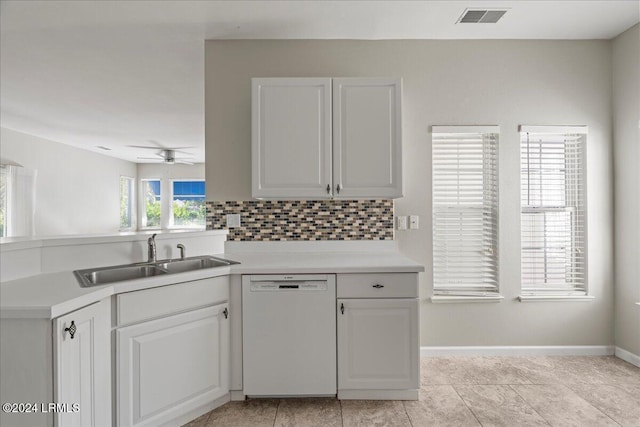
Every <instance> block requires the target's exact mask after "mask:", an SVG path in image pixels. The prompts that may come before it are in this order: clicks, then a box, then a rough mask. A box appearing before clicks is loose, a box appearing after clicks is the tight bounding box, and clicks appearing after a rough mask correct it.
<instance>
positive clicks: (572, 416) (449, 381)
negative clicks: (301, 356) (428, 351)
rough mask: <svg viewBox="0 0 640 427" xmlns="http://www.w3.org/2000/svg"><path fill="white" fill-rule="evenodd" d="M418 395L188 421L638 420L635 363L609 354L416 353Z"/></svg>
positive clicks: (248, 406) (194, 426)
mask: <svg viewBox="0 0 640 427" xmlns="http://www.w3.org/2000/svg"><path fill="white" fill-rule="evenodd" d="M421 364H422V367H421V373H422V387H421V390H420V400H418V401H405V402H401V401H367V400H343V401H338V400H336V399H327V398H325V399H319V398H318V399H253V400H247V401H244V402H230V403H228V404H226V405H224V406H222V407H220V408H218V409H216V410H214V411H211V412H209V413H208V414H205V415H203V416H202V417H200V418H198V419H196V420H194V421H192V422H191V423H189V424H187V426H188V427H214V426H225V427H235V426H238V427H252V426H291V427H303V426H322V427H325V426H345V427H347V426H349V427H351V426H361V427H370V426H413V427H417V426H455V427H462V426H508V427H515V426H549V425H551V426H576V427H588V426H594V427H600V426H625V427H627V426H628V427H640V368H637V367H635V366H633V365H631V364H629V363H626V362H624V361H622V360H620V359H618V358H615V357H613V356H611V357H569V356H565V357H441V358H422V360H421Z"/></svg>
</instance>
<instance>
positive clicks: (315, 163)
mask: <svg viewBox="0 0 640 427" xmlns="http://www.w3.org/2000/svg"><path fill="white" fill-rule="evenodd" d="M252 84H253V87H252V89H253V106H252V162H253V164H252V170H253V178H252V195H253V197H256V198H284V199H296V198H298V199H302V198H320V199H323V198H351V199H353V198H356V199H357V198H364V199H371V198H396V197H401V196H402V136H401V132H402V121H401V117H402V116H401V104H402V98H401V94H402V83H401V79H398V78H339V79H329V78H257V79H253V80H252Z"/></svg>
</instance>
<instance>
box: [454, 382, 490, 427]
mask: <svg viewBox="0 0 640 427" xmlns="http://www.w3.org/2000/svg"><path fill="white" fill-rule="evenodd" d="M458 385H464V384H458ZM471 385H473V384H471ZM449 387H451V388H452V389H453V391H455V392H456V394H457V395H458V397H459V398H460V400H462V403H464V406H466V407H467V409H468V410H469V412H471V415H473V418H475V420H476V421H477V422H478V425H479V426H483V424H482V422H481V421H480V418H478V416H477V415H476V413H475V412H473V409H471V407H470V406H469V404H468V403H467V402H466V400H464V398H463V397H462V395H461V394H460V392H459V391H458V390H457V389H456V387H455V386H454V385H453V384H451V385H449Z"/></svg>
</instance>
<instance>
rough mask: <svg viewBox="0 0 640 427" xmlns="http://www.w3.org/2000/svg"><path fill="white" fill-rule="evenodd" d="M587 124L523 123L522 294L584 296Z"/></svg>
mask: <svg viewBox="0 0 640 427" xmlns="http://www.w3.org/2000/svg"><path fill="white" fill-rule="evenodd" d="M586 132H587V128H586V126H558V127H554V126H521V127H520V136H521V138H520V140H521V155H520V157H521V178H520V180H521V207H522V212H521V264H522V265H521V268H522V293H523V295H586V293H587V278H586V200H585V195H586V189H585V179H584V170H585V161H586V156H585V145H586Z"/></svg>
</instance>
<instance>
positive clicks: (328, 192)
mask: <svg viewBox="0 0 640 427" xmlns="http://www.w3.org/2000/svg"><path fill="white" fill-rule="evenodd" d="M330 193H331V186H330V185H329V184H327V194H330Z"/></svg>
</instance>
